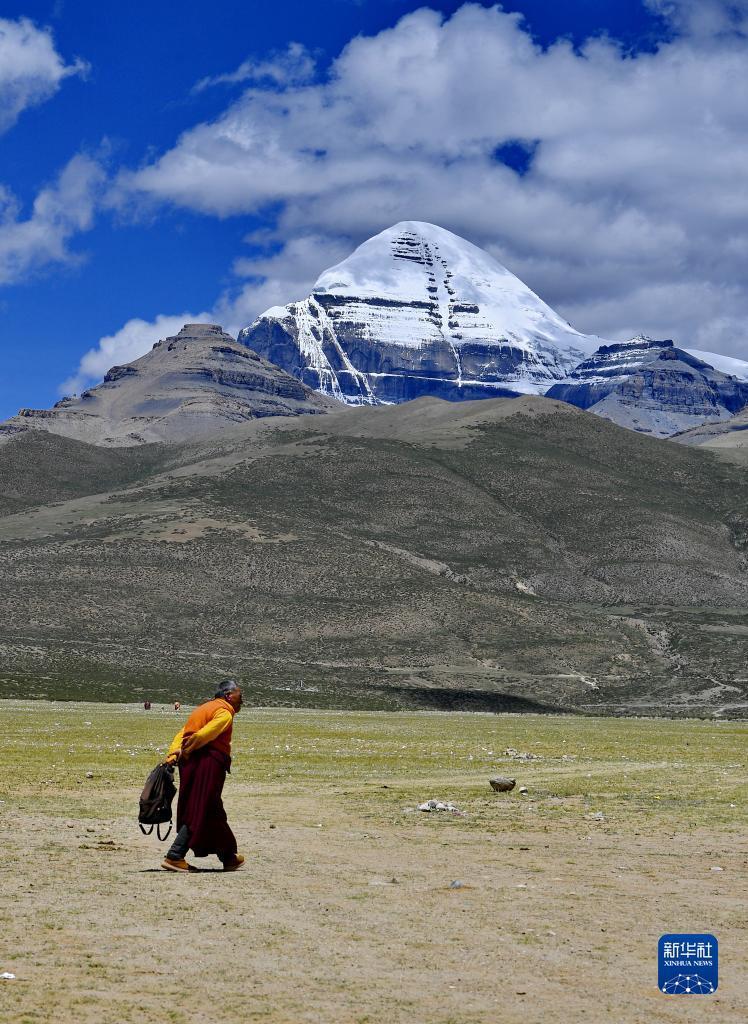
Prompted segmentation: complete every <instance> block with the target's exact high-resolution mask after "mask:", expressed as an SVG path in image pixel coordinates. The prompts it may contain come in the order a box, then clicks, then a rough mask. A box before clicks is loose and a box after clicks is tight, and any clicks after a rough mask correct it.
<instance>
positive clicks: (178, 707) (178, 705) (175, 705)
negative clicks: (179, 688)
mask: <svg viewBox="0 0 748 1024" xmlns="http://www.w3.org/2000/svg"><path fill="white" fill-rule="evenodd" d="M181 706H182V705H181V704H180V703H179V701H178V700H175V701H174V710H175V711H179V709H180V708H181Z"/></svg>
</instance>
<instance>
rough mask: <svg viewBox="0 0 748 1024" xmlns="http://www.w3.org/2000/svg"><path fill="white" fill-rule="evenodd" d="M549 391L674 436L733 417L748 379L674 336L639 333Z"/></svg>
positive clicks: (747, 397)
mask: <svg viewBox="0 0 748 1024" xmlns="http://www.w3.org/2000/svg"><path fill="white" fill-rule="evenodd" d="M734 362H735V363H737V362H738V361H737V360H734ZM546 394H547V397H549V398H557V399H560V400H561V401H564V402H569V403H570V404H571V405H576V406H578V407H579V408H581V409H588V410H589V411H590V412H592V413H595V414H596V415H598V416H603V417H605V419H609V420H612V421H613V422H614V423H617V424H618V425H619V426H622V427H628V428H629V429H631V430H638V431H639V432H641V433H645V434H651V435H652V436H654V437H671V436H672V435H673V434H677V433H680V432H681V431H684V430H688V429H689V428H691V427H695V426H697V425H699V424H702V423H707V422H708V423H713V422H718V421H722V420H729V419H730V418H731V417H732V416H734V415H735V413H736V412H737V411H738V410H740V409H742V408H743V407H744V406H745V405H746V403H748V380H741V379H740V378H739V377H736V376H733V375H730V374H726V373H722V372H721V371H720V370H717V369H715V368H714V367H713V366H712V365H710V364H709V363H707V362H705V361H704V360H703V359H699V358H697V357H696V356H694V355H693V354H692V353H690V352H688V351H686V350H685V349H680V348H677V347H676V346H675V345H674V344H673V342H672V341H669V340H668V341H656V340H654V339H652V338H647V337H644V336H639V337H637V338H632V340H631V341H628V342H623V343H620V344H613V345H603V346H601V347H600V349H598V351H597V352H595V353H594V355H593V356H592V357H591V358H589V359H586V360H585V361H584V362H582V363H580V365H579V366H577V367H576V369H575V370H574V371H573V372H572V373H571V374H570V375H569V379H568V380H567V381H565V382H563V383H559V384H557V385H554V386H553V387H552V388H550V389H549V391H548V392H546Z"/></svg>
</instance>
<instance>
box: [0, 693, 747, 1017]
mask: <svg viewBox="0 0 748 1024" xmlns="http://www.w3.org/2000/svg"><path fill="white" fill-rule="evenodd" d="M181 719H182V716H181V715H175V714H174V712H173V711H172V710H170V709H165V708H155V709H153V710H152V711H151V712H145V711H143V710H142V709H141V708H137V707H134V706H132V705H102V704H83V703H62V702H60V703H48V702H37V703H24V702H20V701H3V702H0V737H1V739H0V801H2V802H1V803H0V830H1V834H2V850H3V857H2V862H1V863H0V880H1V883H2V890H1V892H0V971H10V972H12V973H14V974H15V975H16V980H14V981H4V982H0V1019H1V1020H2V1021H3V1022H5V1021H7V1022H13V1024H47V1022H52V1021H54V1022H55V1024H73V1022H76V1024H88V1022H94V1021H96V1022H110V1021H111V1022H113V1024H114V1022H120V1021H123V1022H124V1021H133V1022H135V1021H138V1022H145V1024H151V1022H153V1024H156V1022H158V1024H162V1022H174V1024H188V1022H189V1024H192V1022H195V1021H201V1022H202V1021H205V1022H213V1021H215V1022H221V1024H224V1022H226V1024H228V1022H239V1021H267V1022H274V1024H275V1022H294V1024H295V1022H299V1024H301V1022H311V1021H315V1022H317V1021H320V1022H324V1024H338V1022H340V1024H349V1022H350V1024H354V1022H356V1024H385V1022H386V1024H390V1022H395V1024H399V1022H413V1024H432V1022H433V1024H484V1022H485V1024H488V1022H494V1021H501V1022H507V1024H512V1022H520V1021H521V1022H522V1024H528V1022H533V1021H543V1022H548V1024H555V1022H559V1024H560V1022H564V1024H576V1022H577V1021H592V1022H598V1021H600V1022H602V1021H604V1020H605V1021H608V1020H610V1021H615V1022H616V1024H628V1022H640V1021H641V1022H645V1021H646V1022H651V1021H657V1022H659V1021H663V1022H671V1021H672V1022H675V1021H699V1022H703V1021H712V1020H713V1021H718V1022H720V1024H723V1022H732V1021H735V1022H738V1021H741V1022H743V1021H745V1020H746V1019H748V979H747V978H746V973H745V964H746V962H748V935H747V931H746V909H745V908H746V896H747V895H748V892H747V890H748V881H747V879H748V871H747V870H746V867H747V864H748V845H747V844H746V839H745V823H746V820H745V802H744V798H745V784H746V781H747V779H746V776H747V772H746V739H747V738H748V724H746V723H744V722H743V723H740V722H729V721H696V720H685V721H663V720H643V719H639V720H636V719H596V718H577V717H571V716H569V717H556V716H535V715H489V714H470V715H468V714H457V713H453V714H439V713H417V712H410V713H372V712H350V713H345V712H333V711H326V712H315V711H292V710H283V709H275V710H258V709H245V710H244V711H243V712H242V714H241V715H240V717H239V718H238V719H237V721H236V727H235V741H234V746H235V754H236V756H235V760H234V767H233V771H232V774H231V776H230V778H229V779H228V781H227V786H226V790H225V802H226V806H227V809H228V812H229V819H230V821H231V822H232V825H233V826H234V829H235V831H236V833H237V837H238V839H239V848H240V850H242V851H243V852H244V853H245V854H246V855H247V865H246V868H245V869H244V870H242V871H241V872H238V873H236V874H230V875H224V874H222V873H219V872H217V871H215V870H210V869H214V868H217V867H218V862H217V861H212V859H208V860H207V861H204V862H199V863H200V864H201V866H204V867H205V869H206V870H204V871H202V872H201V873H200V874H196V875H190V876H174V875H170V874H167V873H166V872H163V871H160V870H159V868H158V865H159V862H160V858H161V854H162V851H163V847H162V846H161V845H160V844H158V843H157V842H156V840H155V838H153V837H152V838H144V837H143V836H141V835H140V833H139V832H138V830H137V825H136V823H135V817H136V808H137V797H138V794H139V789H140V787H141V786H142V782H143V779H144V777H145V775H146V774H147V772H148V770H149V769H150V768H151V767H152V766H153V765H154V764H155V763H156V761H157V760H158V758H159V756H160V755H161V753H162V752H163V750H164V749H165V746H166V744H167V743H168V741H169V740H170V738H171V735H172V734H173V732H175V731H176V729H177V728H178V725H179V724H180V723H181ZM507 748H515V749H516V750H518V751H520V752H527V753H530V754H532V755H534V756H533V759H531V760H516V759H513V758H512V757H511V756H508V755H506V754H505V750H506V749H507ZM496 773H500V774H505V775H509V776H511V777H516V778H517V783H518V787H519V786H520V785H525V786H526V787H527V789H528V793H527V794H526V795H520V794H518V792H517V790H515V791H514V792H513V793H510V794H495V793H493V792H492V791H491V790H490V788H489V786H488V777H489V776H490V775H492V774H496ZM89 774H92V776H93V777H92V778H89V777H88V775H89ZM430 797H436V798H439V799H442V800H450V801H452V802H453V803H455V804H456V805H457V806H458V807H459V808H460V809H461V810H462V811H463V812H464V816H452V815H444V814H424V813H421V812H418V811H417V810H415V809H414V808H415V807H416V805H417V804H418V803H420V802H422V801H424V800H426V799H428V798H430ZM456 882H459V883H460V884H459V885H453V883H456ZM669 931H674V932H678V931H684V932H687V931H694V932H699V931H708V932H712V933H714V934H715V935H716V936H717V938H718V940H719V942H720V958H721V971H720V986H719V990H718V992H717V993H716V994H715V995H714V996H710V997H701V998H698V999H689V998H684V997H667V996H664V995H661V994H660V993H659V992H658V990H657V987H656V956H655V951H656V944H657V939H658V937H659V935H660V934H662V933H663V932H669Z"/></svg>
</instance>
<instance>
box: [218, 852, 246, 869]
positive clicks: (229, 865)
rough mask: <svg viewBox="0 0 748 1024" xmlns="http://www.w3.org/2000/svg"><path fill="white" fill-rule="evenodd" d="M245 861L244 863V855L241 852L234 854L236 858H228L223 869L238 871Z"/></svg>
mask: <svg viewBox="0 0 748 1024" xmlns="http://www.w3.org/2000/svg"><path fill="white" fill-rule="evenodd" d="M243 863H244V857H242V855H241V854H240V853H237V854H234V859H233V860H227V861H225V862H224V865H223V870H224V871H238V870H239V868H240V867H241V866H242V864H243Z"/></svg>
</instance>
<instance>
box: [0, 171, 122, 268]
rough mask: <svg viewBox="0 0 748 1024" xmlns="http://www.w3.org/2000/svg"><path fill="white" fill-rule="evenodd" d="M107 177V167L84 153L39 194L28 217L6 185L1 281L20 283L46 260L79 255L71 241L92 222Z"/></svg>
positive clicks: (0, 209) (0, 197)
mask: <svg viewBox="0 0 748 1024" xmlns="http://www.w3.org/2000/svg"><path fill="white" fill-rule="evenodd" d="M104 180H105V174H104V170H103V168H102V167H101V165H100V164H99V163H98V162H97V161H96V160H93V159H92V158H91V157H88V156H85V155H83V154H78V155H77V156H74V157H73V159H72V160H70V161H69V162H68V164H67V165H66V166H65V167H64V168H63V170H62V171H61V173H60V174H59V176H58V178H57V180H56V181H55V182H53V183H52V184H51V185H49V186H48V187H47V188H44V189H42V191H41V192H39V194H38V195H37V197H36V199H35V200H34V204H33V208H32V210H31V213H30V215H29V216H28V217H26V218H24V217H23V216H22V215H21V212H20V207H19V204H18V202H17V201H16V199H15V197H14V196H13V195H12V193H11V192H10V191H9V190H8V189H6V188H4V187H3V186H2V185H0V285H2V284H12V283H13V282H15V281H19V280H21V279H22V278H24V277H26V276H27V275H28V274H29V273H31V272H33V271H35V270H37V269H39V268H41V267H43V266H45V265H46V264H49V263H70V262H74V261H75V260H76V259H78V258H79V257H77V256H76V254H74V253H72V252H71V251H70V250H69V249H68V245H67V243H68V241H69V239H70V238H71V237H72V236H73V235H75V234H77V233H78V232H80V231H86V230H88V229H89V228H90V227H91V226H92V223H93V217H94V210H95V207H96V203H97V198H98V196H99V195H100V193H101V191H102V188H103V183H104Z"/></svg>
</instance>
